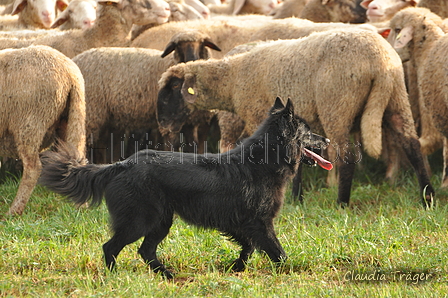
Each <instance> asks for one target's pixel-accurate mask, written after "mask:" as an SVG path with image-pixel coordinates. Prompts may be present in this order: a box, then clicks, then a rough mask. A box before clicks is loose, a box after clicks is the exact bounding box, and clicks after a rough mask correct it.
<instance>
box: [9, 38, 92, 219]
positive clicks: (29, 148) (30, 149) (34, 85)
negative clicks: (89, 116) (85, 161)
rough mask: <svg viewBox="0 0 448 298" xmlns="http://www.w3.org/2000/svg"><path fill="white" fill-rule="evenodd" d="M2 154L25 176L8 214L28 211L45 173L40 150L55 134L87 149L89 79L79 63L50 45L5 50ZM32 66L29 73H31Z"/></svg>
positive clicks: (81, 149) (78, 149)
mask: <svg viewBox="0 0 448 298" xmlns="http://www.w3.org/2000/svg"><path fill="white" fill-rule="evenodd" d="M0 68H1V69H2V71H3V72H4V73H6V74H7V75H2V76H1V77H0V90H2V92H1V93H0V103H1V105H2V113H0V140H1V141H0V155H1V156H6V157H14V158H20V159H21V160H22V163H23V175H22V180H21V182H20V184H19V189H18V191H17V195H16V197H15V199H14V201H13V203H12V205H11V207H10V209H9V211H8V214H11V215H14V214H22V212H23V210H24V208H25V205H26V203H27V202H28V199H29V197H30V195H31V192H32V191H33V188H34V186H35V185H36V182H37V179H38V177H39V175H40V169H41V164H40V161H39V151H41V150H43V149H45V148H47V147H48V146H50V145H51V143H52V142H53V141H54V140H55V137H59V138H62V139H64V140H66V141H68V142H70V143H71V144H72V145H73V146H74V148H75V149H76V150H77V151H78V153H79V154H80V156H84V152H85V108H86V107H85V99H84V80H83V77H82V74H81V72H80V71H79V69H78V67H77V66H76V64H75V63H73V61H71V60H70V59H69V58H67V57H66V56H64V55H63V54H61V53H60V52H58V51H56V50H54V49H52V48H49V47H46V46H31V47H28V48H23V49H7V50H2V51H0ZM25 70H26V71H25Z"/></svg>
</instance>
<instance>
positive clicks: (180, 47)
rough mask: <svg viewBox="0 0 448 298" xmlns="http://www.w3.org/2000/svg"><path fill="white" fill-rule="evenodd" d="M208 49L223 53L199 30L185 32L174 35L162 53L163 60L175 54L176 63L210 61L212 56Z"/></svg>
mask: <svg viewBox="0 0 448 298" xmlns="http://www.w3.org/2000/svg"><path fill="white" fill-rule="evenodd" d="M207 48H210V49H213V50H215V51H221V49H220V48H219V47H218V46H217V45H216V44H214V43H213V42H212V41H211V39H210V37H209V36H208V35H206V34H204V33H202V32H201V31H199V30H185V31H182V32H179V33H177V34H175V35H173V37H172V38H171V40H170V42H169V43H168V45H167V46H166V48H165V50H164V51H163V53H162V58H164V57H166V56H167V55H169V54H170V53H172V52H174V60H175V61H176V63H180V62H188V61H195V60H199V59H208V58H210V55H209V51H208V50H207Z"/></svg>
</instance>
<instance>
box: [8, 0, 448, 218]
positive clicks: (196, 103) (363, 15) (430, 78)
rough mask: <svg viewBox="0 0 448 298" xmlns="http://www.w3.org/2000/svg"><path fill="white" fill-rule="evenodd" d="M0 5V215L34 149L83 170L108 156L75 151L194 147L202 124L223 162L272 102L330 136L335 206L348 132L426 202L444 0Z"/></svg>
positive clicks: (441, 119)
mask: <svg viewBox="0 0 448 298" xmlns="http://www.w3.org/2000/svg"><path fill="white" fill-rule="evenodd" d="M0 5H3V6H1V7H0V14H1V15H0V30H1V31H0V69H1V76H0V90H1V93H0V103H1V104H2V105H3V106H4V108H3V112H2V113H1V114H0V140H1V141H0V156H2V157H13V158H18V159H20V160H21V161H22V163H23V175H22V180H21V183H20V185H19V189H18V192H17V195H16V197H15V199H14V201H13V203H12V205H11V207H10V209H9V212H8V213H9V214H21V213H22V212H23V210H24V208H25V205H26V203H27V201H28V199H29V197H30V195H31V192H32V191H33V188H34V186H35V185H36V183H37V180H38V178H39V174H40V168H41V165H40V160H39V152H41V151H42V150H45V149H46V148H48V147H49V146H51V144H52V143H54V141H55V140H56V139H57V138H60V139H63V140H65V141H67V142H69V143H72V144H73V145H74V147H75V148H76V149H77V150H78V151H79V153H80V154H81V156H88V157H89V158H90V159H91V160H90V162H98V163H105V162H110V161H112V160H116V159H117V158H119V157H116V156H113V153H112V152H108V154H106V153H105V152H103V151H101V150H96V151H95V152H94V154H93V155H92V154H90V155H89V153H91V152H90V150H93V148H95V147H96V148H98V147H101V148H105V147H110V149H113V150H115V152H119V151H120V150H119V148H113V147H114V146H113V144H114V141H113V140H110V139H109V138H110V137H111V136H113V135H115V136H117V135H120V134H121V135H123V134H126V135H127V136H129V135H133V136H136V137H135V139H138V138H144V139H145V140H143V142H144V143H145V144H153V145H154V144H159V143H163V142H165V141H167V140H169V141H170V142H171V143H173V144H176V142H177V144H180V143H182V142H183V141H184V143H185V141H186V142H187V143H189V142H193V141H194V142H195V143H196V144H198V147H197V148H195V150H197V152H204V151H205V150H206V148H204V147H203V144H204V142H203V141H204V140H206V139H207V137H208V135H209V133H210V127H211V121H213V119H216V122H217V123H218V126H219V130H220V134H219V136H220V138H221V142H220V150H221V152H224V151H226V150H228V149H229V148H231V147H232V146H233V145H234V144H236V143H237V142H238V140H240V139H241V138H242V137H244V136H248V135H250V134H252V133H253V132H254V131H255V130H256V128H257V126H258V125H259V124H260V123H261V122H262V121H263V119H264V118H265V116H266V115H267V114H266V113H267V111H268V109H269V107H270V106H271V105H272V102H273V100H274V99H275V98H276V97H277V96H280V97H283V98H288V97H289V98H291V99H292V100H293V101H294V106H295V107H296V111H297V112H298V114H299V115H300V116H301V117H302V118H303V119H305V120H306V121H307V122H308V124H309V125H310V126H311V128H312V129H313V131H314V132H316V133H322V134H324V135H325V136H326V137H328V138H329V139H330V140H331V142H332V146H330V148H329V149H328V156H329V158H330V160H332V161H334V162H335V163H336V164H337V165H338V175H336V172H334V171H332V172H330V174H329V177H328V183H329V184H336V183H337V184H338V187H339V193H338V202H339V203H340V204H343V205H346V204H348V203H349V198H350V188H351V183H352V179H353V175H354V169H355V164H356V158H357V157H356V154H355V153H354V152H353V150H352V149H353V148H349V147H350V146H348V145H347V144H350V140H351V139H350V138H351V136H352V135H353V134H355V137H359V140H360V142H361V143H362V148H363V149H364V150H365V151H366V152H367V153H368V154H369V155H371V156H373V157H375V158H378V157H380V156H384V158H385V159H386V160H387V163H388V171H387V173H386V178H388V179H393V178H394V176H395V174H396V172H397V170H398V168H399V166H400V164H401V160H400V158H401V157H402V156H406V157H407V159H408V160H409V161H410V163H411V164H412V166H413V167H414V169H415V172H416V174H417V177H418V180H419V184H420V194H421V195H422V196H423V202H424V204H428V203H430V202H431V200H432V199H433V195H434V189H433V188H432V186H431V184H430V181H429V180H430V179H429V174H428V173H429V172H430V169H429V168H428V165H427V161H426V158H425V156H426V155H428V154H430V153H432V152H434V150H435V149H437V148H439V147H440V146H442V144H443V146H444V159H445V160H448V142H447V141H446V137H448V87H447V84H446V83H445V81H446V80H447V79H448V72H447V67H446V66H448V60H447V59H448V58H446V53H447V51H448V40H447V37H445V32H447V31H448V21H444V18H448V2H447V1H445V0H420V1H418V0H284V2H278V1H277V0H229V1H228V2H225V3H221V2H220V1H216V0H203V2H201V1H199V0H168V1H164V0H97V1H93V0H72V1H70V2H67V1H66V0H33V1H31V0H14V1H13V2H10V1H8V0H0ZM415 6H417V7H415ZM148 132H149V133H148ZM179 132H182V134H179ZM358 133H359V135H358ZM179 136H182V137H183V138H184V139H180V140H179ZM164 140H165V141H164ZM115 143H117V142H115ZM111 144H112V145H111ZM136 147H138V146H136ZM184 149H185V148H184ZM402 151H404V154H400V152H402ZM422 152H423V154H425V155H422ZM106 155H110V156H111V158H112V160H109V159H107V158H106ZM92 158H93V160H92ZM444 169H448V165H447V164H446V163H445V167H444ZM447 172H448V170H444V177H443V185H442V186H448V176H446V174H448V173H447ZM296 182H297V181H296ZM297 185H298V184H297V183H295V184H294V189H293V193H294V195H295V196H299V195H300V194H299V192H300V191H299V188H298V187H297Z"/></svg>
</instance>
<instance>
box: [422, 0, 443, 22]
mask: <svg viewBox="0 0 448 298" xmlns="http://www.w3.org/2000/svg"><path fill="white" fill-rule="evenodd" d="M417 7H426V8H429V9H430V10H431V11H432V12H433V13H436V14H438V15H439V16H440V17H441V18H443V19H446V18H448V1H446V0H420V2H419V3H418V4H417Z"/></svg>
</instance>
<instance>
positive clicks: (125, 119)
mask: <svg viewBox="0 0 448 298" xmlns="http://www.w3.org/2000/svg"><path fill="white" fill-rule="evenodd" d="M206 47H210V48H213V49H215V50H219V48H218V47H217V46H216V45H215V44H214V43H213V42H212V41H211V40H210V39H209V38H208V37H207V35H205V34H203V33H201V32H196V31H192V30H190V31H188V32H182V33H179V34H176V35H175V36H173V37H172V40H171V42H170V43H169V44H168V45H167V47H166V49H165V51H164V52H162V51H158V50H154V49H143V48H106V47H104V48H95V49H91V50H88V51H85V52H83V53H81V54H79V55H77V56H76V57H74V58H73V61H74V62H75V63H76V64H77V65H78V67H79V68H80V70H81V72H82V74H83V75H84V79H85V82H86V83H85V84H86V102H87V118H86V123H87V124H86V126H87V135H88V137H89V138H88V141H89V145H90V146H92V148H106V147H109V146H108V144H110V142H108V141H105V140H104V137H103V138H101V137H102V136H104V135H106V134H105V132H110V131H117V130H120V131H136V130H140V129H145V131H148V130H151V129H157V128H158V125H157V120H156V101H157V97H156V95H157V90H158V85H157V82H158V80H159V78H160V76H161V75H162V73H163V72H164V71H165V70H166V69H168V67H170V66H172V65H174V64H176V63H179V62H186V61H190V60H197V59H208V57H209V52H208V50H207V49H206ZM172 52H174V54H173V55H170V56H168V57H165V56H167V55H169V54H170V53H172ZM163 57H165V58H163ZM204 113H205V112H203V113H202V114H204ZM107 135H108V134H107ZM143 145H144V144H143ZM96 152H97V153H96V154H98V155H101V158H96V157H95V158H93V157H92V158H91V160H95V162H101V163H104V162H106V159H105V155H104V154H102V152H101V151H99V150H97V151H96ZM96 154H94V155H96ZM111 157H112V158H111V159H112V161H113V160H116V158H115V157H113V155H112V154H111Z"/></svg>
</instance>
